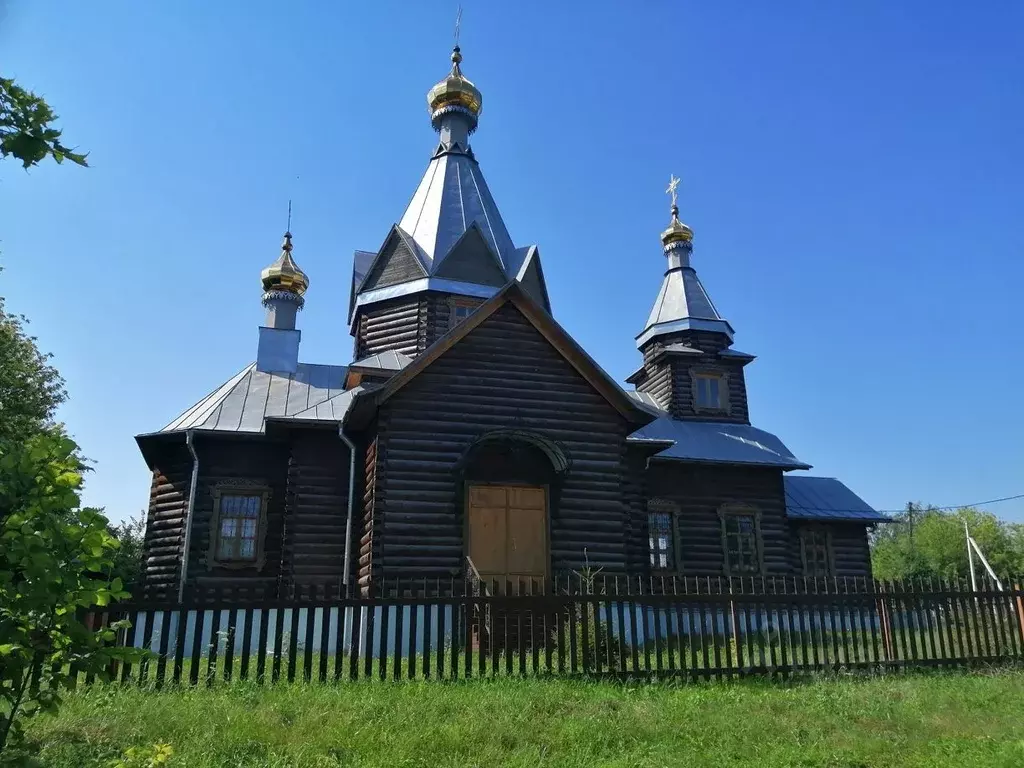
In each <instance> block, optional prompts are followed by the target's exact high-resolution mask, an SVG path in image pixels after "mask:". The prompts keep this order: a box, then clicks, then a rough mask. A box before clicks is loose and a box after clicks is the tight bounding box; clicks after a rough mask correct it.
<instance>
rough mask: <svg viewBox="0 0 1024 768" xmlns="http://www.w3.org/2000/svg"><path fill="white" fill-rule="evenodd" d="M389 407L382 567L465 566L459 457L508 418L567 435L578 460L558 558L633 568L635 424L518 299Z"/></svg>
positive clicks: (556, 522) (568, 480)
mask: <svg viewBox="0 0 1024 768" xmlns="http://www.w3.org/2000/svg"><path fill="white" fill-rule="evenodd" d="M378 419H379V423H378V432H377V434H378V455H377V462H376V466H377V476H376V491H375V493H374V496H373V504H374V508H373V509H374V511H373V516H372V528H373V530H372V531H371V532H370V534H369V535H370V536H371V537H372V541H373V546H372V548H371V551H372V557H373V568H372V572H373V575H374V577H375V578H376V577H378V576H388V577H391V576H412V575H417V576H419V575H425V576H431V575H437V576H441V575H451V574H456V573H461V572H462V568H463V562H464V554H465V553H464V544H463V512H462V499H461V496H462V490H463V489H462V485H461V482H460V478H459V476H458V473H457V471H456V466H455V465H456V463H457V462H458V461H459V459H460V457H461V456H462V455H463V453H464V452H465V451H466V450H467V449H468V447H469V446H470V444H471V443H472V441H473V440H474V439H475V438H477V437H478V436H479V435H481V434H483V433H485V432H488V431H491V430H496V429H503V428H515V429H519V430H530V431H534V432H537V433H539V434H541V435H543V436H545V437H546V438H548V439H551V440H553V441H556V442H558V443H559V444H561V445H562V446H563V447H564V450H565V452H566V453H567V454H568V455H569V457H570V460H571V462H572V466H571V468H570V470H569V471H568V473H567V475H566V476H565V477H564V478H563V479H562V480H561V481H560V488H559V489H558V491H559V493H558V494H557V496H558V506H557V508H553V509H551V510H549V520H550V549H551V558H552V563H551V567H552V568H553V569H554V570H555V571H566V570H570V569H579V568H581V567H583V565H584V563H585V560H586V561H589V564H590V565H591V566H594V567H604V568H608V569H614V570H617V571H623V570H626V568H627V566H628V558H627V550H628V546H627V542H626V541H625V540H624V536H623V531H624V530H626V529H627V527H628V523H629V519H628V518H629V514H628V507H627V504H626V503H625V498H624V491H623V482H622V478H623V474H624V472H625V471H626V470H625V461H626V458H625V452H626V443H625V437H626V435H627V434H629V432H630V431H631V427H630V426H629V424H628V422H627V421H626V419H624V418H623V417H622V416H621V415H620V414H619V413H618V412H617V411H615V410H614V408H613V407H612V406H611V405H609V404H608V403H607V401H606V400H604V398H603V397H602V396H601V395H600V394H598V393H597V392H596V391H595V390H594V389H593V388H592V387H591V386H590V385H589V384H588V383H587V382H586V380H584V379H583V378H582V377H581V376H580V375H579V374H578V373H577V372H576V370H575V369H574V368H572V366H571V365H570V364H569V363H568V362H566V361H565V359H564V358H562V356H561V355H560V354H559V353H558V352H557V351H556V350H555V349H554V348H553V347H552V346H551V345H550V344H549V343H548V342H547V340H546V339H544V337H543V336H541V334H540V333H539V332H538V331H537V330H536V329H535V328H534V327H533V326H532V325H531V324H530V323H529V322H528V321H527V320H526V318H525V317H523V315H522V314H521V313H520V312H519V310H518V309H516V308H515V307H514V306H513V305H511V304H506V305H505V306H503V307H501V308H500V309H498V310H497V311H496V312H495V313H494V314H493V315H492V316H491V317H489V318H488V319H487V320H485V321H484V322H483V323H481V324H480V326H478V327H477V328H475V329H474V330H473V331H472V332H471V333H469V334H468V335H467V336H466V337H465V338H464V339H462V340H461V341H460V342H459V343H458V344H457V345H456V346H454V347H453V348H452V349H451V350H449V351H448V352H446V353H445V354H444V355H443V356H441V357H440V358H439V359H438V360H437V361H435V362H434V363H433V364H432V365H431V366H430V367H429V368H427V369H426V370H424V371H422V372H421V373H420V374H419V375H418V376H417V377H416V378H415V379H414V380H413V381H411V382H410V383H409V384H408V385H406V387H405V388H404V389H402V390H400V391H399V392H398V393H397V394H396V395H395V396H394V397H393V398H391V399H390V400H389V401H387V402H386V403H385V404H384V405H383V406H382V407H381V409H380V411H379V413H378ZM584 549H585V550H586V552H587V554H586V557H585V556H584Z"/></svg>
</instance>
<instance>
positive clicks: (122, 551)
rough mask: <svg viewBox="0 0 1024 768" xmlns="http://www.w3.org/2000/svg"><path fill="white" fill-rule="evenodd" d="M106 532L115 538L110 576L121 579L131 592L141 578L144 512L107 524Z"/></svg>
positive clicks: (144, 532)
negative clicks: (115, 545)
mask: <svg viewBox="0 0 1024 768" xmlns="http://www.w3.org/2000/svg"><path fill="white" fill-rule="evenodd" d="M107 532H108V533H109V534H110V535H111V536H113V537H114V538H115V539H117V542H118V547H117V551H116V552H115V553H114V562H113V565H112V566H111V571H110V573H111V576H112V577H115V578H118V579H121V583H122V584H123V585H124V588H125V589H126V590H127V591H128V592H133V591H134V590H135V588H136V587H137V586H139V584H140V583H141V580H142V555H143V544H144V542H145V535H146V516H145V513H141V514H139V515H138V516H137V517H129V518H128V519H127V520H122V521H121V522H120V523H118V524H117V525H109V526H108V527H107Z"/></svg>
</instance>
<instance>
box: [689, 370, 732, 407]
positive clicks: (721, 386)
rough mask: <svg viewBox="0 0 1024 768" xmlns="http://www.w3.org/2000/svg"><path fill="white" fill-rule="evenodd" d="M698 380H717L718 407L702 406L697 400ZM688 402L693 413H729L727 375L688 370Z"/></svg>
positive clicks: (709, 371)
mask: <svg viewBox="0 0 1024 768" xmlns="http://www.w3.org/2000/svg"><path fill="white" fill-rule="evenodd" d="M698 379H718V406H717V407H716V406H711V405H702V404H701V403H700V402H699V401H698V399H697V380H698ZM690 400H691V402H692V404H693V410H694V412H695V413H701V412H703V413H724V414H726V415H728V414H729V413H730V411H731V405H730V397H729V374H728V373H726V372H725V371H717V370H713V369H710V368H701V367H699V366H698V367H695V368H690Z"/></svg>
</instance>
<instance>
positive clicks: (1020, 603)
mask: <svg viewBox="0 0 1024 768" xmlns="http://www.w3.org/2000/svg"><path fill="white" fill-rule="evenodd" d="M1013 591H1014V592H1018V593H1019V592H1020V583H1019V582H1016V581H1015V582H1014V583H1013ZM1014 602H1015V603H1016V604H1017V628H1018V629H1019V630H1020V641H1021V646H1020V647H1021V654H1022V655H1024V598H1022V597H1021V596H1020V595H1019V594H1018V595H1017V596H1016V597H1015V598H1014Z"/></svg>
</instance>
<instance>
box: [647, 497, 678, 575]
mask: <svg viewBox="0 0 1024 768" xmlns="http://www.w3.org/2000/svg"><path fill="white" fill-rule="evenodd" d="M674 513H675V505H674V504H672V503H671V502H667V501H663V500H661V499H651V500H650V501H649V502H648V503H647V536H648V538H647V541H648V546H649V548H650V558H651V568H652V569H653V570H674V569H675V567H676V552H675V549H676V546H675V514H674Z"/></svg>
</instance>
